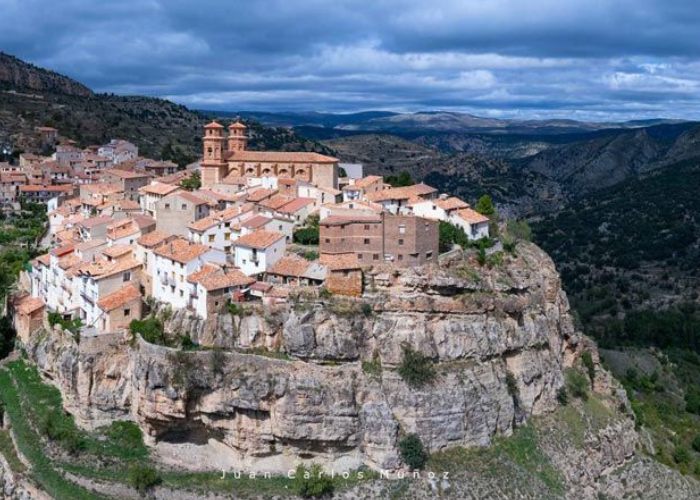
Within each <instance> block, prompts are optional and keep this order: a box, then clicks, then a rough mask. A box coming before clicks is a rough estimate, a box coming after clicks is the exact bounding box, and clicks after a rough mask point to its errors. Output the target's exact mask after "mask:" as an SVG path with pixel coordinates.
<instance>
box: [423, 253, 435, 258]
mask: <svg viewBox="0 0 700 500" xmlns="http://www.w3.org/2000/svg"><path fill="white" fill-rule="evenodd" d="M425 258H426V259H432V258H433V252H427V253H426V254H425Z"/></svg>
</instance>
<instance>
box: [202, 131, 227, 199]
mask: <svg viewBox="0 0 700 500" xmlns="http://www.w3.org/2000/svg"><path fill="white" fill-rule="evenodd" d="M224 141H225V138H224V126H223V125H221V124H220V123H217V122H215V121H213V122H211V123H209V124H208V125H206V126H205V127H204V137H202V144H203V146H204V156H203V158H202V161H201V162H200V164H199V165H200V167H201V170H202V187H211V186H212V185H214V184H217V183H219V182H221V180H222V179H223V178H224V177H226V173H227V170H228V163H227V162H226V161H225V160H224Z"/></svg>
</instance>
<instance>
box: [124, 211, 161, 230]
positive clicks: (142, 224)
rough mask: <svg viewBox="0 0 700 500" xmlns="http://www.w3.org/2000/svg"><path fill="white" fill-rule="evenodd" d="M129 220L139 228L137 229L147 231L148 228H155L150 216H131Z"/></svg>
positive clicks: (154, 221) (154, 222)
mask: <svg viewBox="0 0 700 500" xmlns="http://www.w3.org/2000/svg"><path fill="white" fill-rule="evenodd" d="M129 218H130V219H131V220H133V221H134V223H135V224H136V225H137V226H138V227H139V229H148V228H149V227H155V226H156V220H155V219H154V218H153V217H151V216H150V215H146V214H131V215H130V216H129Z"/></svg>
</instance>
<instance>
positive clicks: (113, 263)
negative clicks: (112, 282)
mask: <svg viewBox="0 0 700 500" xmlns="http://www.w3.org/2000/svg"><path fill="white" fill-rule="evenodd" d="M140 266H141V263H140V262H139V261H137V260H136V259H134V258H133V257H129V258H126V259H121V260H109V261H108V260H106V259H103V260H96V261H94V262H90V263H89V264H84V265H82V266H81V267H80V269H79V270H78V273H79V274H85V275H88V276H91V277H93V278H94V279H96V280H99V279H102V278H107V277H109V276H113V275H115V274H118V273H122V272H124V271H128V270H130V269H134V268H136V267H140Z"/></svg>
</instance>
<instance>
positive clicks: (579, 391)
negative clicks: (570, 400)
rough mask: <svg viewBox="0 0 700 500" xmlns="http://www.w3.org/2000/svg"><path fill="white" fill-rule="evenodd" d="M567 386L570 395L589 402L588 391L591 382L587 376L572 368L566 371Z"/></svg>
mask: <svg viewBox="0 0 700 500" xmlns="http://www.w3.org/2000/svg"><path fill="white" fill-rule="evenodd" d="M566 386H567V389H568V392H569V394H571V395H572V396H573V397H575V398H579V399H582V400H584V401H587V400H588V389H589V388H590V382H589V380H588V378H586V376H585V375H584V374H583V373H581V372H579V371H576V370H574V369H572V368H570V369H568V370H567V371H566Z"/></svg>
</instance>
